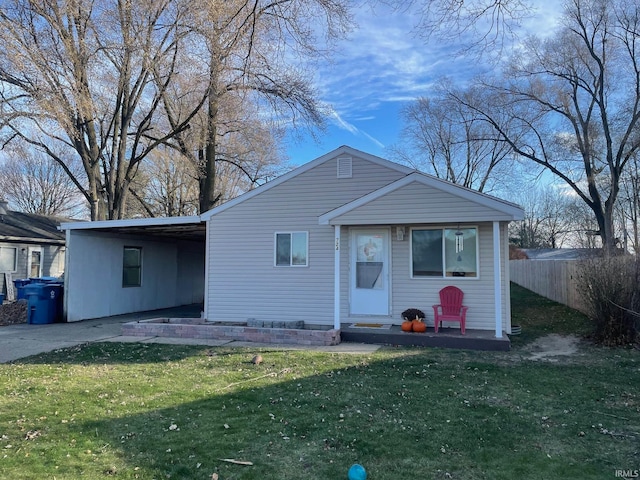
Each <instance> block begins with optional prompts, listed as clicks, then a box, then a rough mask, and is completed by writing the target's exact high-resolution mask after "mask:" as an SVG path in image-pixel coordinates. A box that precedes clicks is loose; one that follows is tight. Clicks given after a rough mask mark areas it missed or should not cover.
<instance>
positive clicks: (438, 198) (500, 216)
mask: <svg viewBox="0 0 640 480" xmlns="http://www.w3.org/2000/svg"><path fill="white" fill-rule="evenodd" d="M480 219H481V220H483V221H484V220H499V221H502V220H504V221H508V220H510V218H509V216H508V215H507V214H504V213H501V212H498V211H496V210H493V209H491V208H489V207H486V206H484V205H480V204H476V203H472V202H470V201H468V200H465V199H463V198H460V197H457V196H455V195H452V194H451V193H448V192H443V191H441V190H438V189H436V188H426V187H425V186H424V185H422V184H420V183H417V182H414V183H411V184H409V185H407V186H405V187H402V188H401V189H398V190H395V191H393V192H390V193H388V194H387V195H384V196H383V197H380V198H378V199H375V200H372V201H371V202H369V203H367V204H365V205H363V206H361V207H358V208H355V209H353V210H351V211H350V212H347V213H345V214H343V215H340V216H339V217H336V218H335V219H333V220H332V221H331V223H332V224H341V225H373V224H384V225H402V224H417V223H423V222H429V223H450V222H452V221H456V222H460V223H464V222H467V223H468V222H476V221H477V220H480Z"/></svg>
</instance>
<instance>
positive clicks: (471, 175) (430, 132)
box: [395, 82, 513, 192]
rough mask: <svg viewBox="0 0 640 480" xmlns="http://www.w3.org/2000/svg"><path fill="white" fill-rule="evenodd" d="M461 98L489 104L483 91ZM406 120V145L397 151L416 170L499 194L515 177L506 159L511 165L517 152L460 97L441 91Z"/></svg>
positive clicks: (415, 106) (410, 110)
mask: <svg viewBox="0 0 640 480" xmlns="http://www.w3.org/2000/svg"><path fill="white" fill-rule="evenodd" d="M443 83H444V82H443ZM455 95H456V96H459V97H462V98H465V99H466V101H467V102H471V103H473V104H477V103H483V94H482V92H481V91H480V90H478V89H472V88H470V89H467V90H464V91H461V90H459V91H456V92H455ZM402 116H403V120H404V126H403V129H402V132H401V135H400V138H401V142H400V144H399V145H398V146H397V147H396V148H395V151H396V154H397V155H398V156H399V157H400V158H401V159H403V160H404V161H405V163H408V164H410V165H411V166H412V167H414V168H416V169H419V170H425V171H427V172H429V173H432V174H433V175H435V176H437V177H439V178H444V179H446V180H448V181H450V182H453V183H457V184H460V185H463V186H465V187H467V188H472V189H474V190H478V191H480V192H483V191H491V190H494V187H496V185H497V184H499V183H501V182H502V181H503V180H504V179H505V178H508V177H509V175H507V173H508V171H509V170H510V169H511V168H513V166H508V165H505V163H506V162H505V159H507V160H510V158H508V157H509V155H510V153H511V148H510V147H509V145H507V144H506V143H505V142H503V141H502V140H501V139H500V138H499V136H498V135H497V134H496V132H495V131H494V129H493V128H491V126H490V125H488V124H487V123H486V122H485V121H484V120H483V118H482V117H481V116H480V115H478V113H477V112H475V111H474V110H473V109H470V108H468V107H467V106H466V105H464V104H462V103H461V102H459V101H457V100H456V98H455V96H454V94H452V93H447V92H445V91H440V92H439V94H438V95H436V96H434V97H433V98H424V97H423V98H419V99H418V100H416V101H415V102H413V103H411V104H409V105H408V106H407V107H405V109H404V110H403V112H402Z"/></svg>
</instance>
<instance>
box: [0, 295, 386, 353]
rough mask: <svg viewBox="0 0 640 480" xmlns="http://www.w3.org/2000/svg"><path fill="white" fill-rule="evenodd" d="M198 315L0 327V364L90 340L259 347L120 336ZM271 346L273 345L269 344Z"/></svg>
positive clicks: (350, 346) (179, 311)
mask: <svg viewBox="0 0 640 480" xmlns="http://www.w3.org/2000/svg"><path fill="white" fill-rule="evenodd" d="M162 317H164V318H189V317H191V318H194V317H195V318H198V317H200V311H199V306H194V305H189V306H186V307H177V308H173V309H165V310H156V311H153V312H141V313H134V314H127V315H118V316H115V317H105V318H98V319H95V320H83V321H81V322H73V323H52V324H46V325H31V324H26V323H23V324H19V325H8V326H4V327H0V363H7V362H11V361H14V360H18V359H20V358H25V357H29V356H31V355H37V354H39V353H44V352H51V351H53V350H57V349H60V348H68V347H73V346H75V345H80V344H83V343H92V342H145V343H168V344H176V345H209V346H223V345H224V346H234V347H262V346H267V345H261V344H257V343H251V342H237V341H232V342H230V341H228V340H214V339H196V338H166V337H127V336H122V335H121V334H120V333H121V325H122V324H123V323H125V322H132V321H135V320H143V319H148V318H162ZM268 346H269V347H274V345H268ZM282 348H287V349H307V350H309V349H318V350H325V351H330V352H342V353H368V352H372V351H375V350H377V349H378V348H380V347H379V345H365V344H358V343H340V344H339V345H334V346H330V347H311V346H300V347H296V346H292V345H287V346H282Z"/></svg>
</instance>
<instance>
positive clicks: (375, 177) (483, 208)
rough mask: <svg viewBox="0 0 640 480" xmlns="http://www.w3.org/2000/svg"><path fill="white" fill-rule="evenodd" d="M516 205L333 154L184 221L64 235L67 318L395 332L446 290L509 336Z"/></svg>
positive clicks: (69, 228)
mask: <svg viewBox="0 0 640 480" xmlns="http://www.w3.org/2000/svg"><path fill="white" fill-rule="evenodd" d="M522 217H523V211H522V209H521V208H520V207H518V206H517V205H515V204H513V203H510V202H507V201H504V200H500V199H498V198H495V197H492V196H489V195H486V194H482V193H478V192H476V191H472V190H469V189H467V188H464V187H461V186H459V185H455V184H452V183H449V182H446V181H444V180H441V179H438V178H435V177H433V176H430V175H426V174H423V173H420V172H417V171H415V170H413V169H411V168H408V167H406V166H402V165H399V164H396V163H393V162H390V161H388V160H385V159H382V158H379V157H377V156H373V155H370V154H367V153H364V152H361V151H358V150H355V149H353V148H350V147H347V146H343V147H340V148H338V149H336V150H334V151H332V152H329V153H327V154H326V155H323V156H322V157H320V158H317V159H315V160H313V161H311V162H309V163H306V164H304V165H302V166H300V167H298V168H296V169H295V170H292V171H290V172H289V173H287V174H285V175H283V176H281V177H279V178H277V179H275V180H273V181H271V182H269V183H267V184H265V185H262V186H260V187H258V188H256V189H255V190H252V191H250V192H247V193H245V194H243V195H241V196H239V197H237V198H235V199H233V200H231V201H229V202H226V203H224V204H223V205H220V206H218V207H216V208H214V209H212V210H210V211H208V212H205V213H203V214H201V215H199V216H195V217H177V218H163V219H140V220H117V221H111V222H86V223H70V224H63V225H62V229H64V230H65V231H66V235H67V237H66V238H67V245H68V249H69V253H68V255H67V275H66V277H65V287H66V288H65V308H66V313H67V319H68V321H75V320H81V319H85V318H93V317H98V316H105V315H113V314H118V313H127V312H134V311H137V310H150V309H154V308H165V307H170V306H177V305H181V304H184V303H188V302H202V316H203V317H204V318H205V319H206V320H208V321H210V322H229V321H236V322H237V321H247V320H248V319H257V320H264V321H267V322H268V321H279V322H281V321H285V322H289V321H299V320H304V322H305V323H307V324H311V325H319V326H330V327H333V328H336V329H339V328H340V325H341V324H345V323H350V322H362V321H368V322H372V321H375V322H379V323H389V324H399V323H401V321H402V318H401V312H402V311H403V310H405V309H407V308H410V307H411V308H420V309H422V310H423V311H424V312H425V313H426V314H427V323H428V324H429V323H430V324H431V325H433V316H432V311H431V305H432V304H435V303H438V292H439V290H440V289H442V288H443V287H445V286H447V285H456V286H458V287H460V288H461V289H462V290H463V291H464V294H465V302H464V303H465V305H468V306H469V311H468V314H467V329H483V330H490V331H495V335H496V336H497V337H502V336H503V333H504V332H506V333H510V328H511V319H510V298H509V269H508V236H507V226H508V223H509V222H510V221H513V220H520V219H522Z"/></svg>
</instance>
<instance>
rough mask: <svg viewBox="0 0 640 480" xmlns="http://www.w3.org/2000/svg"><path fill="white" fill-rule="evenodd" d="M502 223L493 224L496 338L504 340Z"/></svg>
mask: <svg viewBox="0 0 640 480" xmlns="http://www.w3.org/2000/svg"><path fill="white" fill-rule="evenodd" d="M501 259H502V253H501V252H500V222H496V221H494V222H493V289H494V301H495V305H494V310H495V315H496V338H502V270H501V269H500V263H501Z"/></svg>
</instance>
